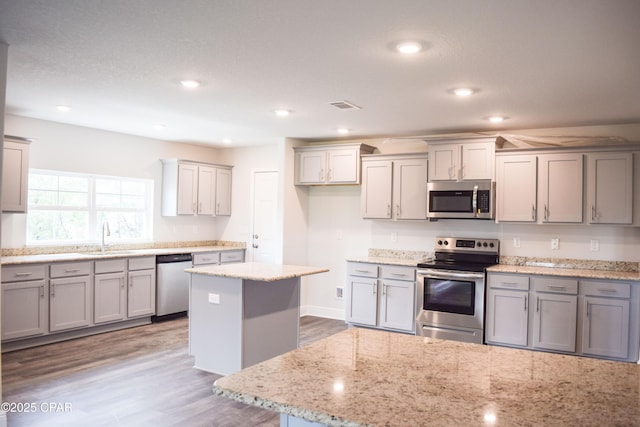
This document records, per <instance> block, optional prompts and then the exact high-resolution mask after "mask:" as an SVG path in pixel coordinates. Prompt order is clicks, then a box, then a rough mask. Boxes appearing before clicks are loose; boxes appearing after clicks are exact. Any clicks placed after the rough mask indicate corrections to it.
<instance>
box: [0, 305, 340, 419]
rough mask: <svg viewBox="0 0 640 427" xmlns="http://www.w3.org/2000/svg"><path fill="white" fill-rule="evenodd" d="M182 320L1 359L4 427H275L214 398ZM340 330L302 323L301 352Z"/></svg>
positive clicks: (323, 322)
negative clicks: (6, 404)
mask: <svg viewBox="0 0 640 427" xmlns="http://www.w3.org/2000/svg"><path fill="white" fill-rule="evenodd" d="M187 322H188V321H187V318H185V317H183V318H179V319H174V320H171V321H166V322H159V323H153V324H151V325H147V326H140V327H137V328H131V329H127V330H122V331H117V332H110V333H106V334H102V335H95V336H91V337H86V338H79V339H76V340H72V341H66V342H62V343H57V344H50V345H46V346H41V347H36V348H31V349H26V350H19V351H14V352H11V353H5V354H3V355H2V392H3V396H2V397H3V398H2V401H3V402H10V403H11V404H12V405H13V406H14V408H13V409H14V410H15V409H24V408H20V406H23V405H24V406H26V408H27V409H35V411H34V412H9V413H8V414H7V418H8V424H9V427H19V426H29V427H36V426H37V427H44V426H46V427H58V426H60V427H62V426H64V427H76V426H77V427H80V426H81V427H86V426H92V427H97V426H136V427H139V426H154V427H163V426H228V427H237V426H242V427H252V426H277V425H279V415H278V414H277V413H274V412H271V411H268V410H265V409H260V408H255V407H252V406H247V405H243V404H241V403H238V402H235V401H232V400H229V399H226V398H222V397H218V396H215V395H214V394H213V392H212V391H211V386H212V384H213V382H214V381H215V380H216V379H217V378H219V376H218V375H214V374H209V373H206V372H201V371H198V370H196V369H194V368H193V359H192V358H191V357H190V356H189V355H188V354H187V341H188V338H187ZM344 329H346V325H345V323H344V322H343V321H340V320H330V319H322V318H317V317H310V316H307V317H303V318H302V319H301V327H300V345H301V346H302V345H306V344H308V343H310V342H312V341H315V340H317V339H320V338H324V337H326V336H328V335H331V334H334V333H336V332H339V331H341V330H344Z"/></svg>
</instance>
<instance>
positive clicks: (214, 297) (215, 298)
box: [209, 294, 220, 304]
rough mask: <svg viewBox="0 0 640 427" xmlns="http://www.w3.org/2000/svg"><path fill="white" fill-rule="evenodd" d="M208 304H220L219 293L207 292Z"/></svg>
mask: <svg viewBox="0 0 640 427" xmlns="http://www.w3.org/2000/svg"><path fill="white" fill-rule="evenodd" d="M209 304H220V294H209Z"/></svg>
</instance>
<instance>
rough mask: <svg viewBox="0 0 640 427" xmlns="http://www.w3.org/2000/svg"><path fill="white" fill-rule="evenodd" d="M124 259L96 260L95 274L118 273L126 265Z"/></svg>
mask: <svg viewBox="0 0 640 427" xmlns="http://www.w3.org/2000/svg"><path fill="white" fill-rule="evenodd" d="M125 261H126V260H125V259H124V258H120V259H109V260H105V261H96V264H95V267H94V271H95V273H96V274H102V273H119V272H121V271H124V269H125V265H126V262H125Z"/></svg>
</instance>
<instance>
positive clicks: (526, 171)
mask: <svg viewBox="0 0 640 427" xmlns="http://www.w3.org/2000/svg"><path fill="white" fill-rule="evenodd" d="M537 176H538V158H537V156H536V155H532V154H524V155H517V156H499V157H497V158H496V220H497V221H517V222H536V220H537V218H538V217H537V211H538V200H537Z"/></svg>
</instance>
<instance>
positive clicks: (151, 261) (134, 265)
mask: <svg viewBox="0 0 640 427" xmlns="http://www.w3.org/2000/svg"><path fill="white" fill-rule="evenodd" d="M151 268H156V257H154V256H143V257H137V258H129V270H130V271H132V270H149V269H151Z"/></svg>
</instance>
